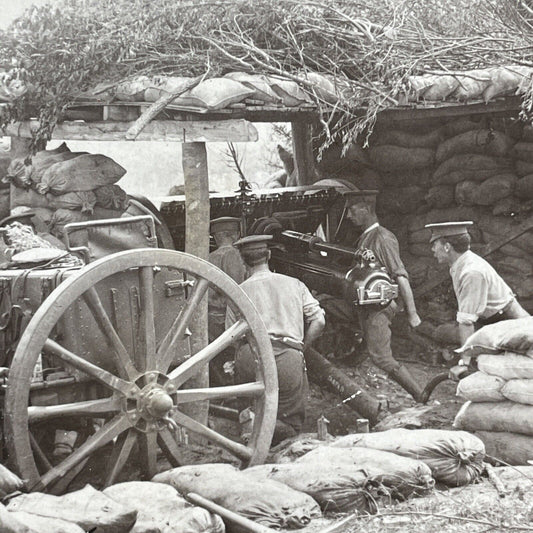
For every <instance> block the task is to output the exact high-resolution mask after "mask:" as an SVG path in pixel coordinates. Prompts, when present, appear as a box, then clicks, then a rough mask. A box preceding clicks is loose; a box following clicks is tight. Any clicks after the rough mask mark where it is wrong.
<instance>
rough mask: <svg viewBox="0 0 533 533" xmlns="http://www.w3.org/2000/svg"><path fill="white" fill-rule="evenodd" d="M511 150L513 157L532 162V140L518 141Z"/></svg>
mask: <svg viewBox="0 0 533 533" xmlns="http://www.w3.org/2000/svg"><path fill="white" fill-rule="evenodd" d="M513 152H514V154H515V157H516V158H517V159H519V160H521V161H526V162H527V163H533V142H530V143H525V142H519V143H516V144H515V145H514V148H513Z"/></svg>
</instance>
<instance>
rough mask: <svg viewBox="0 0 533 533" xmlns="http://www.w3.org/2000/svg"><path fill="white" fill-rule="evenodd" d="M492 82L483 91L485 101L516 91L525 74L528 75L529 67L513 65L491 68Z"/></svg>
mask: <svg viewBox="0 0 533 533" xmlns="http://www.w3.org/2000/svg"><path fill="white" fill-rule="evenodd" d="M489 71H490V80H491V81H490V84H489V86H488V87H487V88H486V89H485V90H484V91H483V99H484V100H485V103H487V102H489V101H490V100H491V99H492V98H495V97H496V96H499V95H502V94H506V93H514V92H516V90H517V89H518V87H519V86H520V84H521V83H522V81H523V79H524V76H526V75H528V72H530V70H528V69H527V67H521V66H517V65H513V66H511V67H497V68H493V69H489Z"/></svg>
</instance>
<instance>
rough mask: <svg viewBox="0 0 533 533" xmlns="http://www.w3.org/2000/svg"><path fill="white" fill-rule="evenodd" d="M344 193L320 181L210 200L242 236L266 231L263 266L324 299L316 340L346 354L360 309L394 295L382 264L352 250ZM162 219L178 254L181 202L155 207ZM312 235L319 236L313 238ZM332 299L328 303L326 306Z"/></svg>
mask: <svg viewBox="0 0 533 533" xmlns="http://www.w3.org/2000/svg"><path fill="white" fill-rule="evenodd" d="M343 191H344V188H336V187H333V186H322V185H320V184H316V185H311V186H301V187H288V188H283V189H265V190H256V191H249V190H246V189H244V188H243V187H242V186H241V189H240V190H239V191H236V192H234V193H227V194H220V193H215V194H212V195H211V199H210V201H211V218H217V217H220V216H234V217H240V218H241V220H242V229H243V234H245V235H250V234H271V235H273V237H274V239H273V242H272V245H271V252H272V255H271V260H270V267H271V268H272V269H273V270H274V271H276V272H279V273H281V274H286V275H288V276H292V277H296V278H298V279H300V280H301V281H303V282H304V283H305V284H306V285H307V287H309V288H310V289H312V290H313V291H314V292H315V294H316V295H317V297H318V298H319V299H320V300H321V302H323V306H324V307H325V309H326V313H327V314H328V313H330V314H335V319H334V320H327V321H326V323H327V326H326V330H325V332H324V333H323V335H322V341H320V340H319V341H318V342H319V343H321V344H323V345H324V346H328V347H329V349H328V351H332V350H331V349H332V348H333V352H336V353H337V354H339V353H343V354H346V353H351V352H354V351H356V350H357V348H358V346H359V345H360V344H361V342H362V334H361V328H360V326H359V322H358V315H357V313H356V312H355V311H356V309H357V308H358V307H359V306H368V305H372V306H383V307H384V306H387V305H388V304H390V302H391V301H392V300H393V299H395V298H396V297H397V296H398V286H397V285H396V284H395V283H393V281H392V279H391V278H390V276H389V275H388V273H387V272H386V271H385V269H384V268H383V267H381V266H380V265H379V264H378V263H377V261H376V259H375V257H374V255H373V253H372V251H371V250H356V249H355V248H354V247H353V246H352V247H350V246H346V245H345V244H343V243H346V242H355V235H354V234H353V228H352V227H351V225H350V224H349V223H348V222H347V220H346V216H345V215H346V210H347V208H346V206H345V204H346V200H345V193H344V192H343ZM161 214H162V216H163V218H164V220H165V222H166V223H167V225H168V227H169V229H170V232H171V234H172V237H173V239H174V243H175V245H176V248H177V249H182V247H183V242H184V241H183V238H184V228H185V198H184V197H176V198H175V199H169V200H166V201H163V202H162V205H161ZM319 235H322V237H321V236H319ZM332 301H334V302H335V305H330V304H331V302H332Z"/></svg>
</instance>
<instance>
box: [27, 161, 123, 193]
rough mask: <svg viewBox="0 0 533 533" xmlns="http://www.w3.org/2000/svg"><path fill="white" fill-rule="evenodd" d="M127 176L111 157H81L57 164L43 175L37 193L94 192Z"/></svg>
mask: <svg viewBox="0 0 533 533" xmlns="http://www.w3.org/2000/svg"><path fill="white" fill-rule="evenodd" d="M124 174H126V170H125V169H124V168H122V167H121V166H120V165H119V164H118V163H115V161H113V160H112V159H111V158H110V157H107V156H105V155H101V154H87V155H80V156H79V157H76V158H74V159H71V160H70V161H63V162H61V163H55V164H54V165H52V166H51V167H50V168H49V169H48V170H46V171H45V173H44V174H43V177H42V180H41V183H39V184H38V185H37V191H38V192H40V193H41V194H45V193H47V192H51V193H52V194H56V195H59V194H64V193H67V192H74V191H92V190H94V189H96V188H98V187H101V186H102V185H111V184H113V183H115V182H117V181H118V180H119V179H120V178H121V177H122V176H124Z"/></svg>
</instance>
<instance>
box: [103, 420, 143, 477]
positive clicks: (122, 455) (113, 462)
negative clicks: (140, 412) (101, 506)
mask: <svg viewBox="0 0 533 533" xmlns="http://www.w3.org/2000/svg"><path fill="white" fill-rule="evenodd" d="M136 440H137V434H136V431H135V430H134V429H130V430H129V431H128V432H125V433H122V435H119V437H118V438H117V442H116V443H115V446H114V447H113V453H112V454H111V457H110V458H109V468H107V471H108V474H107V478H106V480H105V483H104V485H105V486H106V487H109V486H110V485H113V483H115V481H116V479H117V477H118V475H119V474H120V472H122V469H123V468H124V465H125V464H126V463H127V461H128V459H129V457H130V455H131V451H132V450H133V446H134V445H135V441H136Z"/></svg>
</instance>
